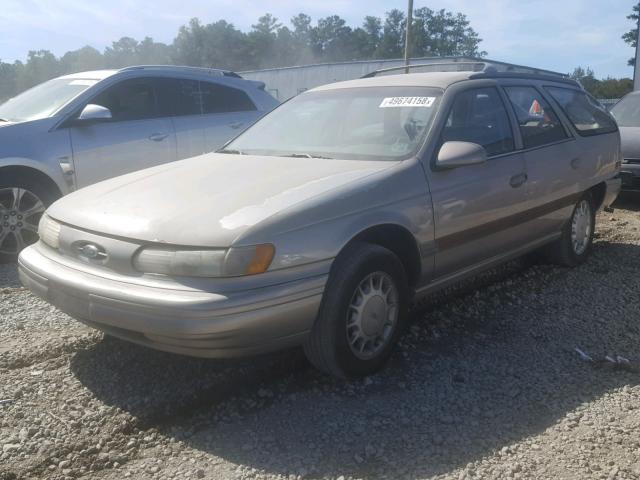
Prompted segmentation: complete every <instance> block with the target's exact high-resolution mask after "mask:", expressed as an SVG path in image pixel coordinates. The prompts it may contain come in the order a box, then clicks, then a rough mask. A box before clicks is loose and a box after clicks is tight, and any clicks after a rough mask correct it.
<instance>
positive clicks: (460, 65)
mask: <svg viewBox="0 0 640 480" xmlns="http://www.w3.org/2000/svg"><path fill="white" fill-rule="evenodd" d="M430 67H434V68H435V69H434V70H432V71H434V72H483V71H485V70H488V69H491V68H494V69H495V67H493V66H492V65H487V63H486V62H436V63H415V64H410V65H402V66H399V67H389V68H382V69H380V70H374V71H373V72H369V73H367V74H365V75H363V76H362V77H360V78H371V77H377V76H378V75H381V74H382V75H384V74H386V73H392V72H397V71H398V70H404V71H405V73H409V71H410V70H413V69H416V68H430ZM443 67H446V68H447V69H446V70H444V69H443Z"/></svg>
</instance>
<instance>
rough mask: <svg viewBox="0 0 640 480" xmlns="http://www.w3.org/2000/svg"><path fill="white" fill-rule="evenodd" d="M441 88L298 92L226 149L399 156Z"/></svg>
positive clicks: (411, 150)
mask: <svg viewBox="0 0 640 480" xmlns="http://www.w3.org/2000/svg"><path fill="white" fill-rule="evenodd" d="M441 95H442V91H441V90H439V89H436V88H427V87H365V88H342V89H332V90H321V91H316V92H308V93H303V94H302V95H299V96H297V97H295V98H293V99H291V100H290V101H288V102H287V103H285V104H283V105H282V106H281V107H279V108H277V109H276V110H274V111H273V112H272V113H270V114H269V115H267V116H266V117H264V118H263V119H262V120H260V121H259V122H257V123H256V124H255V125H254V126H252V127H251V128H249V129H248V130H247V131H246V132H244V133H243V134H242V135H240V136H239V137H238V138H236V139H235V140H234V141H232V142H231V143H229V144H228V145H227V146H226V147H225V148H224V149H223V150H221V151H222V152H226V153H235V154H253V155H273V156H291V157H307V158H309V157H311V158H314V157H315V158H340V159H346V160H401V159H404V158H408V157H409V156H411V155H413V154H415V153H416V151H417V150H418V148H419V147H420V144H421V143H422V140H423V139H424V137H425V135H426V132H427V131H428V129H429V126H430V125H431V121H432V119H433V115H434V112H435V110H436V108H437V105H438V102H439V99H440V97H441Z"/></svg>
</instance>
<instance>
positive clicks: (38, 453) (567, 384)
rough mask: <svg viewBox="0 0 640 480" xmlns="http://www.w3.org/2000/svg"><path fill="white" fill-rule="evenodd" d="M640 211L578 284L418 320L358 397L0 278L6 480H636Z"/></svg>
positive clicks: (296, 370) (517, 283) (518, 276)
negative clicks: (128, 327)
mask: <svg viewBox="0 0 640 480" xmlns="http://www.w3.org/2000/svg"><path fill="white" fill-rule="evenodd" d="M639 211H640V198H633V197H628V198H625V199H624V201H623V202H621V203H620V205H619V209H617V210H616V211H615V213H613V214H609V213H603V214H601V215H600V216H599V218H598V222H599V225H598V229H597V242H596V244H595V248H594V251H593V256H592V258H591V259H590V260H589V261H588V262H587V263H586V264H585V265H583V266H581V267H579V268H577V269H573V270H567V269H560V268H555V267H551V266H544V265H537V266H531V265H528V264H527V263H526V262H525V261H518V262H514V263H511V264H509V265H507V266H505V267H502V268H500V269H496V270H494V271H492V272H489V273H488V274H485V275H483V276H482V277H481V278H479V279H476V280H474V281H472V282H465V284H463V285H459V286H457V287H455V288H454V289H451V290H450V291H448V292H446V293H444V294H440V295H437V296H436V297H434V298H433V299H431V300H430V301H429V302H425V303H424V304H422V305H420V306H418V307H416V309H415V311H414V312H413V315H412V316H413V319H414V321H413V323H412V326H411V327H410V329H409V332H408V333H407V334H406V335H405V337H404V339H403V341H402V344H401V346H400V348H399V349H398V351H397V353H396V354H395V355H394V356H393V358H392V361H391V363H390V365H389V366H388V368H387V369H386V370H384V371H383V372H382V373H380V374H378V375H376V376H373V377H369V378H367V379H365V380H363V381H358V382H355V383H343V382H339V381H335V380H332V379H331V378H328V377H325V376H323V375H321V374H319V373H317V372H316V371H315V370H313V369H312V368H311V367H310V366H309V365H308V364H307V363H306V361H305V360H304V358H303V356H302V354H301V353H300V351H298V350H294V351H288V352H282V353H278V354H275V355H269V356H264V357H260V358H254V359H247V360H241V361H224V362H223V361H215V360H201V359H192V358H186V357H180V356H175V355H170V354H165V353H161V352H155V351H152V350H148V349H145V348H143V347H138V346H135V345H131V344H128V343H125V342H121V341H118V340H115V339H112V338H103V336H102V335H101V334H99V333H97V332H94V331H92V330H90V329H88V328H86V327H83V326H82V325H80V324H79V323H77V322H75V321H74V320H72V319H70V318H69V317H67V316H66V315H64V314H62V313H60V312H59V311H57V310H56V309H55V308H52V307H50V306H49V305H48V304H46V303H44V302H42V301H40V300H38V299H37V298H35V297H34V296H32V295H31V294H30V293H29V292H27V291H24V290H22V289H20V288H19V285H18V282H17V278H16V275H15V268H14V267H13V266H6V265H5V266H0V480H8V479H27V478H52V479H54V478H55V479H62V478H91V479H94V478H96V479H114V480H115V479H122V478H135V479H138V478H140V479H160V478H162V479H165V478H175V479H186V478H209V479H227V478H237V479H249V478H262V479H276V478H279V479H285V478H286V479H294V478H296V479H297V478H331V479H340V478H341V479H342V480H346V479H350V478H389V479H397V478H438V479H471V478H476V479H485V478H495V479H504V478H514V479H518V478H520V479H558V478H566V479H592V478H593V479H614V478H615V479H640V428H639V427H640V415H639V412H638V410H639V409H640V375H639V373H638V372H639V370H638V368H639V367H640V294H639V293H638V292H640V275H638V272H639V271H640V213H639ZM576 347H579V348H580V349H581V350H582V351H584V352H586V353H587V354H588V355H590V356H591V357H592V358H593V360H594V361H593V362H588V361H584V360H583V359H581V357H580V355H579V354H578V353H577V352H576V351H575V348H576ZM607 355H609V356H610V357H613V358H614V359H615V358H616V357H617V356H620V357H623V358H625V359H628V360H629V363H628V364H627V363H625V362H624V361H623V360H621V363H619V364H613V363H611V362H609V361H607V360H604V358H605V356H607Z"/></svg>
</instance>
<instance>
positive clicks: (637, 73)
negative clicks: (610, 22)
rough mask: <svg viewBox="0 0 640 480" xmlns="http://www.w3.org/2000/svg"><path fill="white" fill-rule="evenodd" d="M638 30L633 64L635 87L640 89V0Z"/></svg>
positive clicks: (639, 5)
mask: <svg viewBox="0 0 640 480" xmlns="http://www.w3.org/2000/svg"><path fill="white" fill-rule="evenodd" d="M637 13H638V32H637V35H638V36H637V37H636V61H635V63H634V66H633V89H634V90H640V1H638V12H637Z"/></svg>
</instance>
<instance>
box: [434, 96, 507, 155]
mask: <svg viewBox="0 0 640 480" xmlns="http://www.w3.org/2000/svg"><path fill="white" fill-rule="evenodd" d="M449 141H460V142H472V143H477V144H478V145H482V146H483V147H484V148H485V150H486V151H487V155H489V156H495V155H500V154H503V153H509V152H511V151H513V150H514V141H513V132H512V130H511V124H510V122H509V116H508V115H507V111H506V109H505V106H504V103H503V101H502V98H501V97H500V94H499V93H498V90H496V89H495V88H478V89H474V90H467V91H465V92H462V93H460V94H458V96H457V97H456V98H455V100H454V103H453V106H452V107H451V111H450V112H449V116H448V117H447V122H446V123H445V126H444V129H443V131H442V143H444V142H449Z"/></svg>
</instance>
